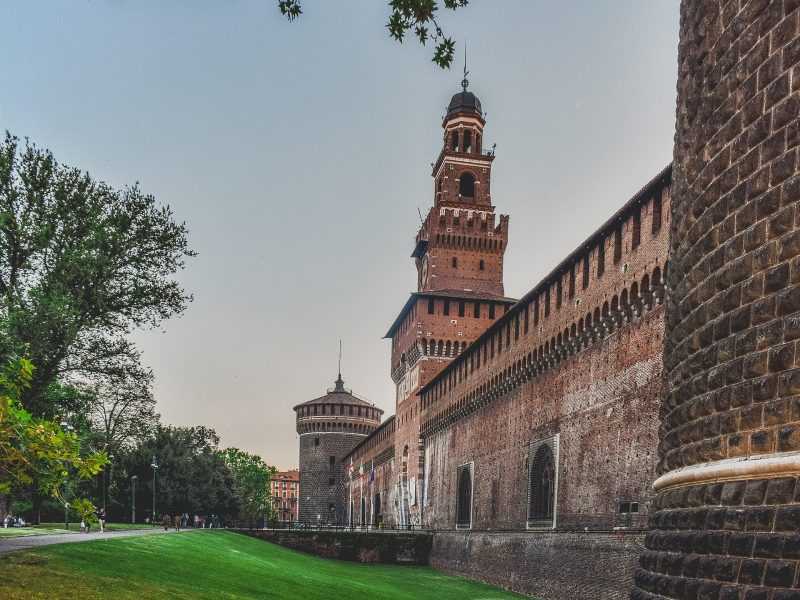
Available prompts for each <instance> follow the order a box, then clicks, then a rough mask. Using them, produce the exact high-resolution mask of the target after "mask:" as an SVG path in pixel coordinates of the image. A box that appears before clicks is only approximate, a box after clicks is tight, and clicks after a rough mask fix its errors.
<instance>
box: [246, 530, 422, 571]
mask: <svg viewBox="0 0 800 600" xmlns="http://www.w3.org/2000/svg"><path fill="white" fill-rule="evenodd" d="M234 531H236V532H237V533H242V534H244V535H249V536H251V537H257V538H259V539H262V540H266V541H268V542H272V543H274V544H279V545H281V546H285V547H286V548H292V549H293V550H299V551H301V552H307V553H309V554H315V555H316V556H321V557H323V558H336V559H339V560H349V561H355V562H362V563H385V564H396V565H427V564H429V560H430V553H431V546H432V539H433V535H432V534H431V533H424V532H420V533H389V532H386V533H381V532H379V531H365V532H358V531H341V530H339V531H337V530H330V531H325V530H323V531H303V530H285V529H237V530H234Z"/></svg>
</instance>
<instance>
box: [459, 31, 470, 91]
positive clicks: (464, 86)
mask: <svg viewBox="0 0 800 600" xmlns="http://www.w3.org/2000/svg"><path fill="white" fill-rule="evenodd" d="M467 75H469V71H467V44H466V42H464V79H462V80H461V87H462V88H464V91H465V92H466V91H467V87H468V86H469V79H467Z"/></svg>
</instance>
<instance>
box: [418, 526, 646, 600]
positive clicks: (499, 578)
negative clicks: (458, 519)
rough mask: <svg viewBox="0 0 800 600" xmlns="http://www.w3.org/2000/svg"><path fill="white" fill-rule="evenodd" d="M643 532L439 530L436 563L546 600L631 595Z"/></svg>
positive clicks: (433, 560)
mask: <svg viewBox="0 0 800 600" xmlns="http://www.w3.org/2000/svg"><path fill="white" fill-rule="evenodd" d="M643 538H644V535H643V534H630V533H628V534H611V533H596V532H595V533H538V534H530V533H526V532H519V531H517V532H510V531H502V532H491V531H478V532H460V531H437V532H436V533H435V534H434V536H433V549H432V551H431V557H430V561H431V566H433V567H434V568H436V569H439V570H441V571H445V572H447V573H451V574H454V575H462V576H467V577H470V578H473V579H480V580H481V581H485V582H486V583H490V584H492V585H497V586H499V587H502V588H505V589H508V590H512V591H514V592H518V593H521V594H528V595H532V596H535V597H537V598H542V599H546V600H622V599H624V598H627V597H628V596H629V592H628V590H629V589H630V586H631V583H632V579H633V571H634V567H635V565H636V562H637V560H638V557H639V554H640V553H641V550H642V542H643Z"/></svg>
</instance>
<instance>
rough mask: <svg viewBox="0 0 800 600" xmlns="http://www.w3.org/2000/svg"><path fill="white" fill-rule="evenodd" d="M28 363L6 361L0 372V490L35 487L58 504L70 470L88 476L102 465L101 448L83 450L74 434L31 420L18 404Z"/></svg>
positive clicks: (25, 383) (30, 371) (26, 383)
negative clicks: (90, 450)
mask: <svg viewBox="0 0 800 600" xmlns="http://www.w3.org/2000/svg"><path fill="white" fill-rule="evenodd" d="M33 373H34V367H33V364H32V363H31V362H30V361H29V360H27V359H17V360H14V361H10V362H9V363H8V364H7V365H6V366H5V368H4V369H3V371H2V373H0V494H9V493H11V492H13V491H16V490H19V489H20V488H24V487H28V486H31V485H33V486H35V488H36V489H37V490H38V491H40V492H41V493H43V494H46V495H48V496H50V497H53V498H56V499H58V500H59V501H61V502H62V503H63V502H64V498H63V495H62V491H63V487H64V485H65V484H66V483H67V482H68V481H69V479H70V477H71V476H72V473H75V474H76V475H77V477H78V478H79V479H88V478H90V477H92V476H94V475H96V474H97V473H99V472H100V470H101V469H102V467H103V465H104V464H105V463H106V460H107V457H106V455H105V453H104V452H92V453H88V454H87V453H83V452H82V451H81V441H80V439H79V438H78V436H77V435H76V434H75V433H73V432H69V431H64V429H62V428H61V427H60V426H59V425H57V424H56V423H54V422H52V421H48V420H45V419H40V418H35V417H33V416H32V415H31V414H30V413H29V412H28V411H26V410H25V409H24V408H23V407H22V406H21V404H20V402H19V397H20V395H21V394H22V392H23V391H24V390H25V389H26V388H27V387H28V386H29V385H30V381H31V380H32V378H33Z"/></svg>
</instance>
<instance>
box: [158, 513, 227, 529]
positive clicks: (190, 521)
mask: <svg viewBox="0 0 800 600" xmlns="http://www.w3.org/2000/svg"><path fill="white" fill-rule="evenodd" d="M161 525H162V526H163V527H164V531H166V530H168V529H169V528H170V527H173V528H174V529H175V530H176V531H180V530H181V529H186V528H188V527H192V528H194V529H206V528H208V529H211V528H218V527H221V526H222V521H221V520H220V519H219V517H218V516H217V515H209V516H208V517H201V516H200V515H194V518H192V517H190V516H189V515H188V514H187V513H183V514H182V515H169V514H165V515H163V516H162V517H161Z"/></svg>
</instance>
